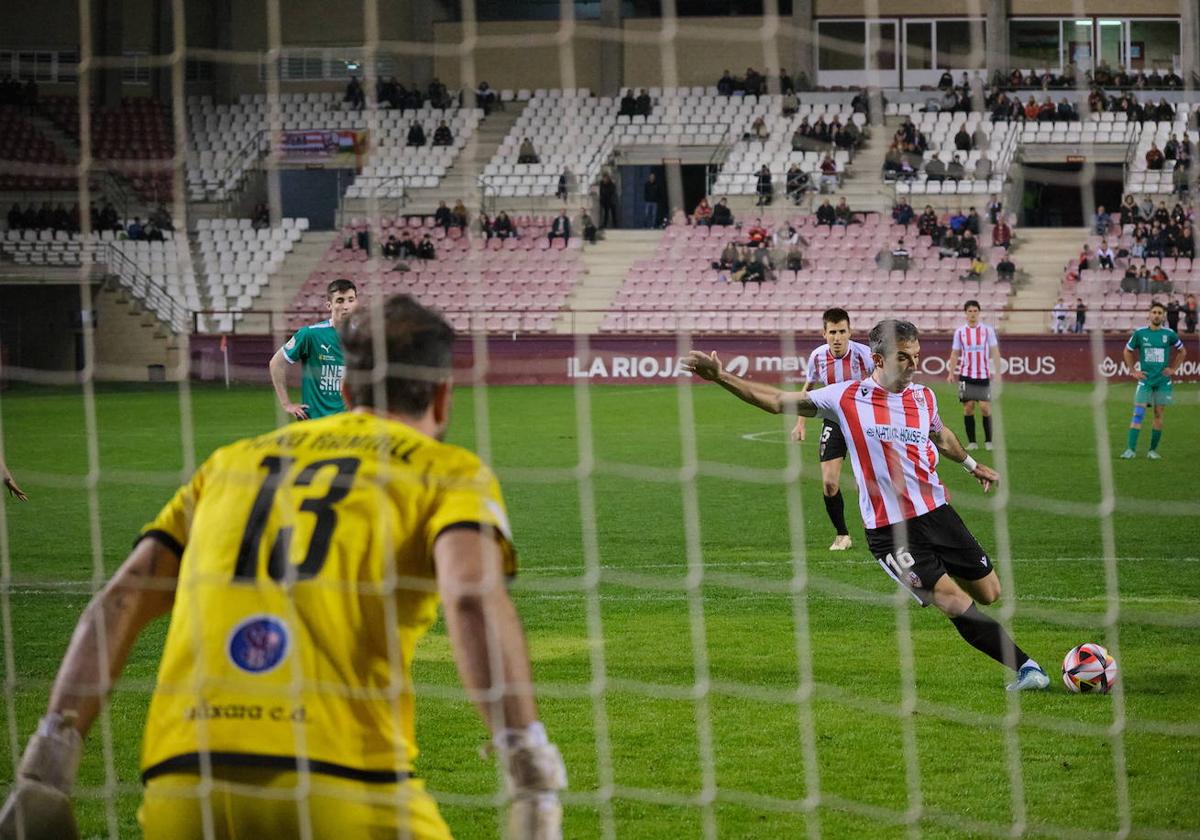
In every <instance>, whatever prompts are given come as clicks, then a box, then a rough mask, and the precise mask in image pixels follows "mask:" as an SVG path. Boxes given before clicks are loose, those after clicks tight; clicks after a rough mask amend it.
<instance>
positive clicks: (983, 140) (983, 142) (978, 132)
mask: <svg viewBox="0 0 1200 840" xmlns="http://www.w3.org/2000/svg"><path fill="white" fill-rule="evenodd" d="M991 144H992V141H991V138H989V137H988V133H987V131H985V130H984V128H983V123H980V124H979V125H977V126H975V133H974V134H972V135H971V147H972V148H974V149H975V150H977V151H981V152H982V151H987V149H988V148H989V147H990V146H991Z"/></svg>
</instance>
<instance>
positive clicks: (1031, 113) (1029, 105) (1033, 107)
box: [1025, 96, 1042, 122]
mask: <svg viewBox="0 0 1200 840" xmlns="http://www.w3.org/2000/svg"><path fill="white" fill-rule="evenodd" d="M1041 112H1042V109H1041V106H1039V105H1038V104H1037V100H1036V99H1034V98H1033V97H1032V96H1031V97H1029V101H1028V102H1026V103H1025V119H1027V120H1029V121H1030V122H1036V121H1037V118H1038V114H1040V113H1041Z"/></svg>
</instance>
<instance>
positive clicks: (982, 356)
mask: <svg viewBox="0 0 1200 840" xmlns="http://www.w3.org/2000/svg"><path fill="white" fill-rule="evenodd" d="M999 346H1000V342H998V341H997V340H996V331H995V330H994V329H992V328H991V327H989V326H988V325H987V324H976V325H975V326H973V327H969V326H967V325H966V324H963V325H962V326H961V327H959V328H958V329H956V330H955V331H954V345H953V347H951V349H952V350H957V351H958V354H959V355H958V370H957V371H955V372H956V373H957V374H958V375H959V376H967V377H970V378H971V379H991V378H992V348H993V347H999Z"/></svg>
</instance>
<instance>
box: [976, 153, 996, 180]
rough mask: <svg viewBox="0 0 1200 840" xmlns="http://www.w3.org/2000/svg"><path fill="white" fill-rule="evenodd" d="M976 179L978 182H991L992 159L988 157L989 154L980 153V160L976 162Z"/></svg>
mask: <svg viewBox="0 0 1200 840" xmlns="http://www.w3.org/2000/svg"><path fill="white" fill-rule="evenodd" d="M974 177H975V180H976V181H988V180H991V177H992V159H991V158H989V157H988V156H987V152H980V154H979V159H978V160H977V161H975V172H974Z"/></svg>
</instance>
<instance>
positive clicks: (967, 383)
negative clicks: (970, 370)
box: [958, 376, 992, 402]
mask: <svg viewBox="0 0 1200 840" xmlns="http://www.w3.org/2000/svg"><path fill="white" fill-rule="evenodd" d="M970 400H980V401H982V402H991V401H992V380H990V379H973V378H972V377H970V376H960V377H958V401H959V402H968V401H970Z"/></svg>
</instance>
